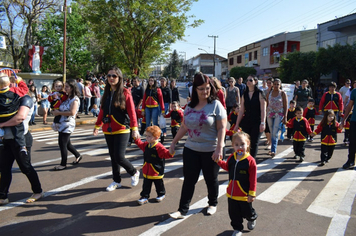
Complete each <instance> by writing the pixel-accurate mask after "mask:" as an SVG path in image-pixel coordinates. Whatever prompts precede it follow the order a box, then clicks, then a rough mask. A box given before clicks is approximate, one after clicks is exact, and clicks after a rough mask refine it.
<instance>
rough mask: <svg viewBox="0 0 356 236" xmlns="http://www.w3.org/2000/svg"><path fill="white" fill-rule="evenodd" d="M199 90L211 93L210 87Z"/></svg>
mask: <svg viewBox="0 0 356 236" xmlns="http://www.w3.org/2000/svg"><path fill="white" fill-rule="evenodd" d="M197 90H199V91H209V90H210V87H208V88H197Z"/></svg>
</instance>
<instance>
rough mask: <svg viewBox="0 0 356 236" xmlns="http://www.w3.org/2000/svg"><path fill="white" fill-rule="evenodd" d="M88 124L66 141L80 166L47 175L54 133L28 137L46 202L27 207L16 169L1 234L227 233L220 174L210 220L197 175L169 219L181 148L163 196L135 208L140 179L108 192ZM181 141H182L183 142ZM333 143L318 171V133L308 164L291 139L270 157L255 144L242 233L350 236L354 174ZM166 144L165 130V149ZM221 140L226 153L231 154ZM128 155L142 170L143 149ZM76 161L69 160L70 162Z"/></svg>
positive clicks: (354, 218)
mask: <svg viewBox="0 0 356 236" xmlns="http://www.w3.org/2000/svg"><path fill="white" fill-rule="evenodd" d="M92 128H93V126H90V125H82V126H79V127H77V129H76V130H75V132H74V133H73V135H72V138H71V140H72V143H73V145H74V146H75V147H76V148H77V149H78V150H79V152H80V153H81V154H82V155H83V160H82V161H81V162H80V164H78V165H76V166H72V165H70V164H68V168H67V169H66V170H64V171H52V169H53V167H54V166H55V165H58V164H59V163H60V152H59V148H58V144H57V133H56V132H54V131H41V132H34V133H33V137H34V146H33V151H32V163H33V165H34V166H35V168H36V170H37V171H38V174H39V177H40V180H41V183H42V188H43V190H44V191H45V197H44V198H43V199H41V200H40V201H38V202H35V203H32V204H28V203H27V204H26V203H25V200H26V198H28V197H29V196H30V195H31V189H30V185H29V183H28V180H27V178H26V177H25V176H24V175H23V174H22V173H21V172H20V171H19V169H18V167H17V166H16V164H15V165H14V169H13V180H12V184H11V188H10V193H9V200H10V204H8V205H5V206H1V207H0V235H1V236H10V235H26V236H31V235H125V236H131V235H150V236H152V235H167V236H168V235H231V234H232V231H233V230H232V228H231V226H230V220H229V216H228V212H227V199H226V195H225V192H226V184H227V180H228V175H227V173H226V172H225V171H221V172H220V174H219V183H220V193H219V204H218V209H217V212H216V214H215V215H212V216H208V215H206V208H207V199H206V196H207V190H206V185H205V182H204V179H203V178H202V177H201V178H200V181H199V182H198V183H197V185H196V189H195V193H194V197H193V199H192V203H191V208H190V212H189V213H188V215H187V217H186V218H185V219H183V220H172V219H170V218H169V216H168V213H170V212H173V211H176V210H177V208H178V204H179V198H180V191H181V186H182V182H183V181H182V177H183V176H182V155H181V153H182V149H183V145H184V140H182V141H181V142H180V144H179V145H178V148H177V153H176V156H175V157H174V158H173V159H169V160H167V162H166V174H165V178H164V182H165V186H166V191H167V194H166V199H164V200H163V201H162V202H161V203H156V202H155V201H154V199H155V197H156V192H155V189H154V187H153V188H152V191H151V199H150V201H149V203H148V204H145V205H143V206H139V205H138V204H137V200H138V199H139V197H140V195H139V194H140V191H141V188H142V176H141V177H140V183H139V185H138V186H136V187H131V180H130V176H129V175H128V174H127V173H126V172H125V171H124V170H123V171H122V173H123V180H122V185H123V186H122V188H120V189H117V190H115V191H113V192H106V191H105V188H106V187H107V186H108V185H109V184H110V183H111V182H112V179H111V164H110V160H109V155H108V151H107V147H106V143H105V140H104V136H103V134H102V133H101V132H100V133H99V136H97V137H93V136H92ZM185 138H186V137H184V139H185ZM342 139H343V134H338V140H339V144H338V145H337V147H336V150H335V152H334V156H333V157H332V159H331V161H330V163H327V164H326V165H325V166H323V167H319V166H317V164H318V163H317V162H318V161H319V156H320V136H317V138H315V141H314V142H313V143H307V147H306V159H305V162H303V163H296V161H295V159H293V156H294V155H293V151H292V149H291V145H292V142H290V141H288V140H285V141H284V142H283V143H280V144H279V146H278V153H277V155H276V156H275V157H274V158H273V159H271V158H269V157H268V156H267V152H268V151H267V150H264V148H265V146H264V145H263V144H262V143H263V142H264V139H262V140H261V145H260V147H259V148H260V150H259V154H258V156H257V158H256V161H257V163H258V184H257V195H258V196H257V199H256V201H255V202H254V203H253V206H254V208H255V209H256V211H257V213H258V215H259V217H258V219H257V225H256V228H255V229H254V230H253V231H249V230H247V227H246V223H245V231H244V235H249V236H254V235H263V236H264V235H274V236H279V235H280V236H282V235H283V236H285V235H313V236H314V235H315V236H317V235H329V236H337V235H349V236H351V235H352V236H354V235H356V207H355V202H354V198H355V194H356V171H355V170H342V169H340V167H341V166H342V164H343V163H344V162H345V161H346V156H347V147H345V146H343V145H341V144H340V141H342ZM170 141H171V135H170V129H168V137H167V140H166V142H165V146H167V147H168V146H169V144H170ZM229 146H230V141H227V153H228V154H229V153H231V149H230V148H229ZM126 157H127V158H128V159H129V160H130V161H131V162H132V163H133V164H134V166H135V167H137V168H138V169H139V170H141V167H142V164H143V157H142V151H141V150H139V149H138V148H137V146H136V145H134V144H133V145H132V146H131V147H128V149H127V155H126ZM73 160H74V158H73V156H70V158H69V159H68V163H71V162H72V161H73Z"/></svg>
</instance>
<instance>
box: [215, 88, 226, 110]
mask: <svg viewBox="0 0 356 236" xmlns="http://www.w3.org/2000/svg"><path fill="white" fill-rule="evenodd" d="M216 95H217V96H218V99H219V101H220V102H221V104H222V105H223V106H224V108H225V109H226V102H225V96H224V92H223V90H222V89H219V90H218V92H217V94H216Z"/></svg>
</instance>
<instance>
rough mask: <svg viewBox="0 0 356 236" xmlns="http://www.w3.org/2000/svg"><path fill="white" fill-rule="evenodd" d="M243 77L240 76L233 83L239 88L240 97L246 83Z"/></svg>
mask: <svg viewBox="0 0 356 236" xmlns="http://www.w3.org/2000/svg"><path fill="white" fill-rule="evenodd" d="M243 80H244V79H243V78H242V77H240V78H239V79H238V80H237V83H236V84H235V86H236V87H238V88H239V90H240V97H242V95H243V94H244V92H245V90H246V84H244V83H243Z"/></svg>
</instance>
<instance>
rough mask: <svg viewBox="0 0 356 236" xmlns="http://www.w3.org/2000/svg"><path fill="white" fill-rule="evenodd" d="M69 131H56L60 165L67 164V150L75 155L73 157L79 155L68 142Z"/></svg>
mask: <svg viewBox="0 0 356 236" xmlns="http://www.w3.org/2000/svg"><path fill="white" fill-rule="evenodd" d="M70 135H71V134H70V133H69V134H67V133H62V132H58V145H59V148H60V149H61V157H62V161H61V166H66V165H67V158H68V150H69V151H70V152H71V153H72V154H73V155H74V156H75V158H78V157H79V156H80V154H79V152H78V151H77V149H75V147H74V146H73V145H72V143H71V142H70Z"/></svg>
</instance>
